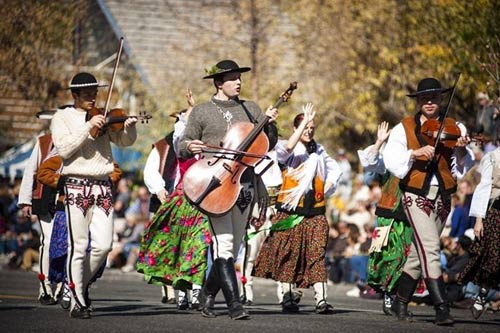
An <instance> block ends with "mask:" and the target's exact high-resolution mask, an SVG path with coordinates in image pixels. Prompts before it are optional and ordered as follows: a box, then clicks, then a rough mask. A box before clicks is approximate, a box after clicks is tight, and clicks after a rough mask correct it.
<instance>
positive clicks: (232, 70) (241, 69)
mask: <svg viewBox="0 0 500 333" xmlns="http://www.w3.org/2000/svg"><path fill="white" fill-rule="evenodd" d="M250 70H251V68H250V67H239V68H232V69H225V70H222V71H220V72H218V73H215V74H210V75H207V76H204V77H203V79H213V78H216V77H220V76H222V75H224V74H227V73H233V72H238V73H245V72H248V71H250Z"/></svg>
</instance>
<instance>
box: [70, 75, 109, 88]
mask: <svg viewBox="0 0 500 333" xmlns="http://www.w3.org/2000/svg"><path fill="white" fill-rule="evenodd" d="M107 86H108V85H107V84H99V83H98V82H97V79H96V78H95V76H94V75H92V74H90V73H85V72H82V73H78V74H76V75H75V76H73V78H72V79H71V82H70V83H69V87H68V89H81V88H88V87H96V88H99V87H107Z"/></svg>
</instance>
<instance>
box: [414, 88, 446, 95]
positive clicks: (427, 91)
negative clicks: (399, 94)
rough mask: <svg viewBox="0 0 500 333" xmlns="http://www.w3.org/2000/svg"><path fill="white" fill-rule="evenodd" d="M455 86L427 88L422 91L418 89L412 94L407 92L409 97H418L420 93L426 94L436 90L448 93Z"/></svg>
mask: <svg viewBox="0 0 500 333" xmlns="http://www.w3.org/2000/svg"><path fill="white" fill-rule="evenodd" d="M452 89H453V88H439V89H426V90H422V91H416V92H414V93H412V94H406V96H408V97H418V96H420V95H425V94H432V93H435V92H440V93H441V94H444V93H447V92H448V91H450V90H452Z"/></svg>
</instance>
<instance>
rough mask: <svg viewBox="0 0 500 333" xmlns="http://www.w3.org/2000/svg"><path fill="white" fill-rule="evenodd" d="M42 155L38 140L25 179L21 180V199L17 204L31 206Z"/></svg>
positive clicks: (25, 171) (27, 166) (26, 169)
mask: <svg viewBox="0 0 500 333" xmlns="http://www.w3.org/2000/svg"><path fill="white" fill-rule="evenodd" d="M39 155H40V143H39V142H38V140H36V143H35V146H34V147H33V151H32V152H31V156H30V159H29V161H28V164H27V165H26V168H25V169H24V174H23V179H22V180H21V188H20V189H19V199H18V202H17V205H18V206H19V207H21V206H25V205H26V206H31V200H32V199H33V181H34V178H35V173H36V172H37V167H38V158H39Z"/></svg>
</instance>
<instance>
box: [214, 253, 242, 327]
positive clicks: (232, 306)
mask: <svg viewBox="0 0 500 333" xmlns="http://www.w3.org/2000/svg"><path fill="white" fill-rule="evenodd" d="M214 266H215V268H216V269H217V274H218V276H219V281H220V286H221V289H222V293H223V294H224V298H225V299H226V303H227V307H228V309H229V317H231V319H235V320H238V319H249V318H250V315H249V314H248V312H247V311H246V310H245V309H244V308H243V305H241V301H240V297H239V292H238V281H237V280H236V271H235V269H234V259H233V258H229V259H224V258H218V259H216V260H215V262H214Z"/></svg>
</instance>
